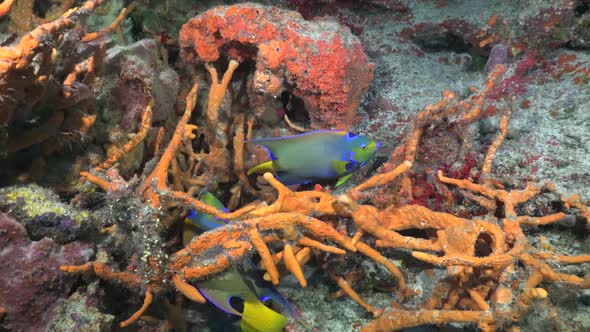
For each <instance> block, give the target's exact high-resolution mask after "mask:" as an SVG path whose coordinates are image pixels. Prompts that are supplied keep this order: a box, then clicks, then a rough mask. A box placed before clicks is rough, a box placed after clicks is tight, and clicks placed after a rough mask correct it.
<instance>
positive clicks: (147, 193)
mask: <svg viewBox="0 0 590 332" xmlns="http://www.w3.org/2000/svg"><path fill="white" fill-rule="evenodd" d="M198 91H199V85H198V84H195V85H193V87H192V89H191V91H190V92H189V94H188V95H187V96H186V107H185V109H184V114H183V115H182V117H181V118H180V120H179V121H178V124H177V125H176V130H175V131H174V134H173V135H172V139H171V140H170V143H168V146H167V147H166V150H164V154H163V155H162V157H161V158H160V162H158V165H157V166H156V167H155V168H154V170H153V171H152V173H151V174H150V175H149V176H148V177H147V179H146V180H145V182H144V184H143V186H142V188H141V192H142V194H143V195H144V197H146V198H147V199H148V200H149V201H150V204H151V206H152V207H158V206H159V205H160V199H159V197H158V195H156V194H155V192H154V187H155V188H156V189H159V190H163V189H166V188H167V181H168V168H169V167H170V163H171V162H172V159H174V158H175V157H176V152H177V151H178V149H179V148H180V143H181V142H182V140H183V139H184V135H185V127H186V124H187V123H188V120H189V119H190V116H191V114H192V112H193V108H194V107H195V103H196V102H197V92H198ZM154 181H155V183H152V182H154Z"/></svg>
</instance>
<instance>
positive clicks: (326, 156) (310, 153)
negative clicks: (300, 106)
mask: <svg viewBox="0 0 590 332" xmlns="http://www.w3.org/2000/svg"><path fill="white" fill-rule="evenodd" d="M247 142H250V143H254V144H259V145H261V146H263V147H264V148H266V150H267V151H268V153H269V156H270V159H271V160H270V161H267V162H265V163H262V164H260V165H257V166H255V167H253V168H251V169H249V170H248V173H247V174H248V175H250V174H252V173H264V172H272V173H274V174H275V175H276V177H277V179H278V180H279V181H281V182H282V183H283V184H285V185H298V184H305V183H309V182H311V181H314V180H329V179H338V182H337V183H336V186H340V185H342V184H343V183H344V182H346V180H348V179H349V178H350V177H351V176H352V173H353V172H354V171H356V170H358V169H359V168H361V167H362V166H364V165H365V163H367V161H369V160H370V159H371V158H373V156H374V155H375V153H376V152H377V149H379V147H380V145H381V144H380V143H379V142H376V141H373V140H371V139H370V138H368V137H367V136H364V135H356V134H354V133H351V132H346V131H336V130H318V131H312V132H308V133H305V134H300V135H294V136H283V137H275V138H257V139H253V140H249V141H247Z"/></svg>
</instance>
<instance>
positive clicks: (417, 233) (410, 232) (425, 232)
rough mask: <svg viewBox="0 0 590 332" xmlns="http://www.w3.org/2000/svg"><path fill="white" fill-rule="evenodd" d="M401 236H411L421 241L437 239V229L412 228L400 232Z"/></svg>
mask: <svg viewBox="0 0 590 332" xmlns="http://www.w3.org/2000/svg"><path fill="white" fill-rule="evenodd" d="M398 233H399V234H401V235H403V236H410V237H414V238H419V239H426V240H430V239H433V238H434V239H436V229H434V228H426V229H418V228H411V229H404V230H401V231H398Z"/></svg>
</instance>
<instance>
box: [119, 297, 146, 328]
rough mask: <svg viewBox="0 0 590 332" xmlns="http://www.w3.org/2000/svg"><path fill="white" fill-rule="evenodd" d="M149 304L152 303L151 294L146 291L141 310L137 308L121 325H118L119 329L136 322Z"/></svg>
mask: <svg viewBox="0 0 590 332" xmlns="http://www.w3.org/2000/svg"><path fill="white" fill-rule="evenodd" d="M151 303H152V293H150V291H146V292H145V298H144V300H143V305H142V306H141V308H139V310H137V311H136V312H135V313H134V314H133V315H131V317H129V318H128V319H127V320H124V321H122V322H121V323H119V327H120V328H124V327H127V326H129V325H131V324H133V323H135V322H137V320H138V319H139V318H140V317H141V316H142V315H143V314H144V313H145V311H146V310H147V308H148V307H149V306H150V304H151Z"/></svg>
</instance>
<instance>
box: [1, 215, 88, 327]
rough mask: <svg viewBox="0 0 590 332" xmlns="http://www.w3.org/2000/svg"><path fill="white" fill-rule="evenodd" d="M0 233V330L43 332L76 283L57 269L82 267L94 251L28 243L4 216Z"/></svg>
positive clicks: (75, 245)
mask: <svg viewBox="0 0 590 332" xmlns="http://www.w3.org/2000/svg"><path fill="white" fill-rule="evenodd" d="M0 230H1V231H0V266H2V268H1V269H0V307H2V308H3V309H4V310H5V311H6V315H5V316H4V319H3V320H2V321H0V330H2V331H4V330H7V331H45V330H46V329H47V325H48V324H49V322H50V321H51V320H52V318H53V316H54V313H55V308H56V307H57V306H59V305H60V304H61V303H62V302H63V301H64V299H66V298H67V296H68V292H69V291H70V289H71V287H72V285H73V284H74V281H75V280H76V276H72V275H68V274H66V273H64V272H62V271H60V270H59V266H60V265H71V264H83V263H85V262H87V261H88V259H89V258H90V257H91V256H92V255H93V254H94V251H93V250H92V247H91V245H89V244H84V243H80V242H73V243H70V244H67V245H65V246H61V245H59V244H57V243H55V242H54V241H53V240H51V239H49V238H43V239H42V240H40V241H31V240H30V239H29V237H28V236H27V232H26V230H25V228H24V227H23V226H22V225H21V224H20V223H18V222H17V221H16V220H14V219H12V218H11V217H10V216H8V215H7V214H4V213H0Z"/></svg>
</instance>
